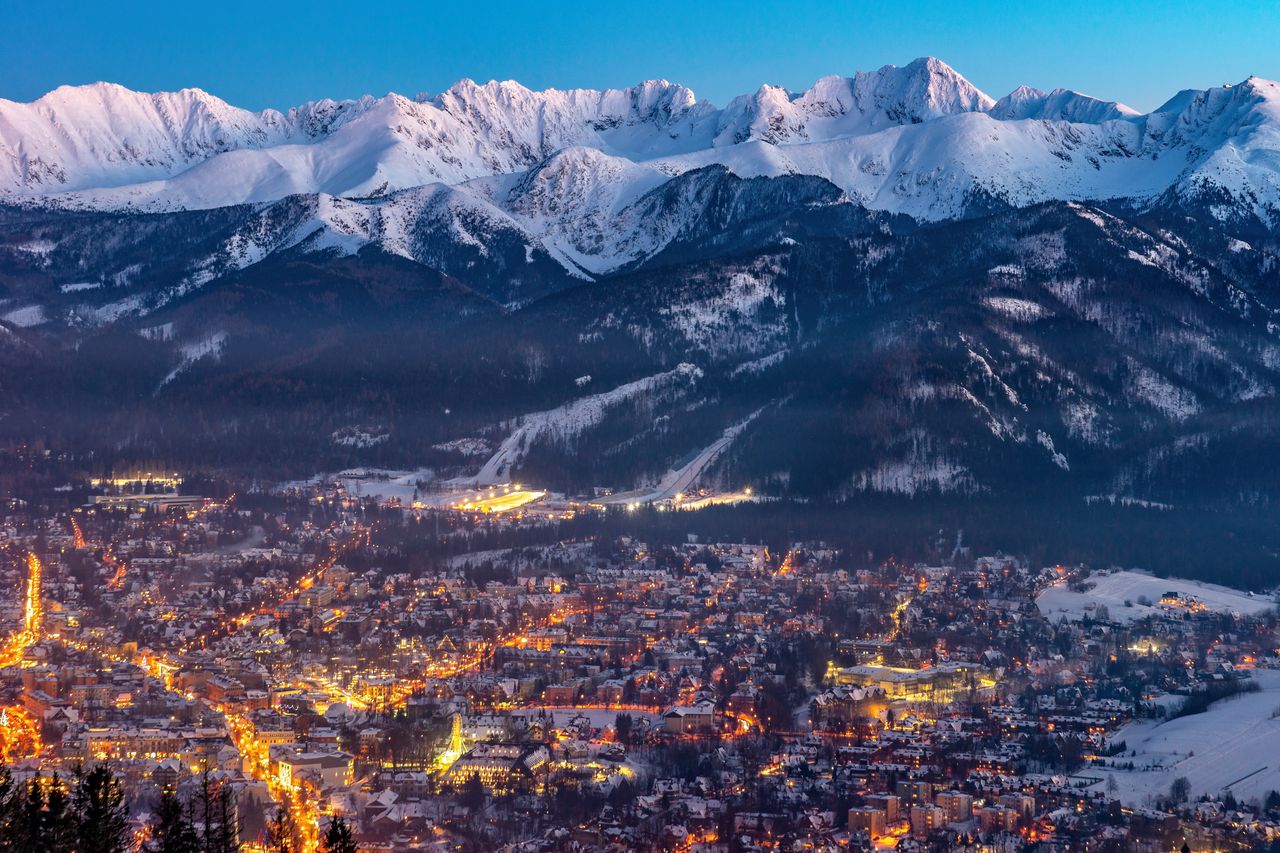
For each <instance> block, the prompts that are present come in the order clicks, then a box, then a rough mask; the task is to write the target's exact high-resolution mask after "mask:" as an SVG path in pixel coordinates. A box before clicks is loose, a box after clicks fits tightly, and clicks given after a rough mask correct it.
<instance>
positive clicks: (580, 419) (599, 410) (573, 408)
mask: <svg viewBox="0 0 1280 853" xmlns="http://www.w3.org/2000/svg"><path fill="white" fill-rule="evenodd" d="M701 376H702V371H701V370H700V369H699V368H697V367H696V366H694V365H692V364H686V363H681V364H678V365H676V367H674V368H673V369H671V370H668V371H666V372H664V373H658V374H655V375H653V376H646V377H644V378H642V379H637V380H635V381H634V382H628V383H626V384H625V385H619V386H618V387H617V388H614V389H612V390H610V391H605V392H603V393H600V394H592V395H590V396H588V397H581V398H579V399H576V400H571V401H569V402H568V403H565V404H564V405H562V406H559V407H557V408H555V409H551V410H549V411H545V412H533V413H530V414H528V415H524V416H522V417H521V418H520V423H519V424H518V425H514V426H515V429H514V430H513V431H512V433H511V434H510V435H509V436H507V438H506V439H504V440H503V442H502V443H501V444H500V445H499V446H498V449H497V450H496V451H494V454H493V456H491V457H490V458H489V459H488V461H486V462H485V463H484V465H482V466H481V467H480V472H479V473H478V474H477V475H476V477H475V480H474V482H475V483H476V484H478V485H486V486H487V485H490V484H493V483H502V482H506V481H507V479H509V477H510V475H511V471H512V469H514V468H518V467H519V465H520V462H521V460H522V459H524V457H525V454H527V453H528V452H529V449H530V447H531V446H532V445H533V444H534V443H535V442H537V441H539V440H541V439H546V438H548V437H554V438H559V439H568V438H572V437H574V436H576V435H578V434H579V433H581V432H583V431H584V430H586V429H588V428H590V427H592V426H594V425H596V424H598V423H600V421H601V420H603V419H604V416H605V414H606V412H607V411H608V410H609V409H610V408H611V407H613V406H616V405H618V404H619V403H622V402H623V401H625V400H629V399H631V398H633V397H636V396H639V395H641V394H653V393H658V392H660V391H662V390H663V389H667V388H670V387H672V386H682V385H688V384H692V383H695V382H697V380H698V379H699V378H701Z"/></svg>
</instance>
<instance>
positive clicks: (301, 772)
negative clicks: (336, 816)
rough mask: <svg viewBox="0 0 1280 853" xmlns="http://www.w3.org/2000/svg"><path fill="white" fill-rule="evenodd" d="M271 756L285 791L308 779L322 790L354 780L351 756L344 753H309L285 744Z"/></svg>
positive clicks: (271, 749)
mask: <svg viewBox="0 0 1280 853" xmlns="http://www.w3.org/2000/svg"><path fill="white" fill-rule="evenodd" d="M269 753H270V755H271V762H272V764H273V769H274V770H275V773H276V778H277V779H279V780H280V784H281V785H283V786H284V787H286V788H294V787H297V786H298V785H300V784H302V782H303V781H304V780H308V781H310V782H312V783H313V784H314V785H315V786H316V787H317V788H319V789H320V790H322V791H323V790H327V789H329V788H337V787H341V786H343V785H350V784H351V783H352V781H354V779H353V776H352V770H353V768H352V763H351V756H350V755H348V754H347V753H345V752H307V751H303V750H302V749H300V748H297V747H296V745H294V744H285V745H283V746H275V747H271V748H270V749H269Z"/></svg>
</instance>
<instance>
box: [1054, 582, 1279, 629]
mask: <svg viewBox="0 0 1280 853" xmlns="http://www.w3.org/2000/svg"><path fill="white" fill-rule="evenodd" d="M1086 584H1091V586H1090V587H1089V589H1088V590H1087V591H1086V592H1073V591H1072V590H1070V589H1067V586H1066V584H1065V583H1063V582H1059V583H1058V584H1055V585H1054V586H1051V587H1049V588H1048V589H1046V590H1044V591H1043V592H1041V593H1040V594H1039V595H1038V596H1036V607H1038V608H1039V609H1040V612H1041V613H1043V614H1044V615H1045V616H1046V617H1047V618H1048V619H1050V620H1051V621H1055V622H1056V621H1057V620H1058V618H1059V617H1061V616H1066V617H1067V619H1068V620H1072V621H1074V620H1079V619H1083V618H1085V617H1086V616H1092V615H1093V614H1094V612H1095V611H1096V609H1097V606H1098V605H1099V604H1102V605H1104V606H1106V608H1107V610H1108V612H1109V614H1110V618H1111V619H1112V620H1113V621H1116V622H1122V623H1125V624H1128V623H1130V622H1134V621H1136V620H1138V619H1142V618H1145V617H1147V616H1153V615H1156V614H1159V613H1179V612H1181V611H1179V610H1177V609H1176V608H1174V607H1170V606H1166V605H1162V604H1160V603H1159V601H1160V599H1161V597H1163V596H1164V594H1165V593H1167V592H1172V593H1175V594H1177V595H1179V596H1183V597H1184V598H1193V599H1195V600H1196V601H1199V602H1201V603H1202V604H1204V606H1205V607H1206V608H1208V609H1209V610H1215V611H1218V612H1220V613H1239V614H1247V615H1252V614H1260V613H1265V612H1266V611H1268V610H1270V609H1271V608H1273V607H1275V605H1276V602H1275V601H1274V600H1272V599H1271V598H1270V597H1269V596H1262V595H1259V596H1250V595H1249V594H1248V593H1244V592H1241V591H1240V590H1238V589H1231V588H1230V587H1225V586H1219V585H1217V584H1211V583H1204V582H1202V581H1192V580H1183V579H1181V578H1158V577H1156V576H1155V575H1151V574H1148V573H1146V572H1141V571H1135V570H1130V569H1125V570H1121V571H1116V572H1094V573H1093V574H1092V575H1090V576H1089V577H1088V578H1087V580H1086ZM1139 599H1142V600H1143V601H1147V602H1150V603H1148V604H1141V603H1139ZM1126 602H1127V604H1126Z"/></svg>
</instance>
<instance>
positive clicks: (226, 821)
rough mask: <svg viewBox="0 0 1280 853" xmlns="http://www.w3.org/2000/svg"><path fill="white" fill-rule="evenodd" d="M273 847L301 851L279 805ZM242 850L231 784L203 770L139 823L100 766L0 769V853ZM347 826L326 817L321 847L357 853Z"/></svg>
mask: <svg viewBox="0 0 1280 853" xmlns="http://www.w3.org/2000/svg"><path fill="white" fill-rule="evenodd" d="M264 836H265V846H266V848H267V850H269V851H270V852H271V853H300V850H301V845H300V843H299V835H298V831H297V827H296V826H295V825H294V823H293V820H292V818H291V817H290V815H289V813H288V812H287V811H285V810H284V809H277V810H276V812H275V814H274V816H273V817H272V818H271V819H270V820H269V821H268V822H267V825H266V829H265V832H264ZM32 850H41V851H43V853H134V851H138V853H241V851H242V850H243V845H242V843H241V840H240V825H239V821H238V818H237V814H236V804H235V799H234V796H233V795H232V792H231V789H230V788H229V787H228V786H226V785H218V784H214V783H212V782H211V781H210V779H209V777H208V775H207V774H206V775H205V777H204V778H203V780H202V782H201V784H200V786H199V788H198V789H197V791H196V793H195V795H194V796H192V797H190V798H188V799H187V800H185V801H184V800H183V799H182V798H180V797H179V796H178V794H177V793H176V792H175V791H174V790H173V789H172V788H166V789H165V790H164V791H163V793H162V794H161V795H160V799H159V801H158V802H157V803H156V806H155V808H154V810H153V812H152V814H151V816H150V820H148V821H147V822H145V823H136V822H134V821H133V820H132V819H131V818H130V812H129V806H128V802H127V801H126V798H125V794H124V787H123V786H122V785H121V783H120V780H119V779H118V778H116V776H115V774H114V773H112V772H111V769H110V768H109V767H108V766H107V765H105V764H98V765H95V766H94V767H92V768H90V769H88V770H85V769H83V768H80V767H77V768H76V769H75V770H74V771H73V772H72V774H71V775H70V776H69V777H63V776H60V775H59V774H57V773H54V774H52V775H49V776H45V775H43V774H41V773H37V774H36V775H35V776H33V777H32V778H30V779H26V780H24V781H20V782H19V781H16V780H14V778H13V775H12V774H11V773H10V771H9V769H8V768H7V767H0V853H30V851H32ZM356 850H357V848H356V842H355V836H354V833H353V832H352V830H351V826H350V824H348V823H347V821H346V820H345V819H343V817H342V816H341V815H335V816H334V817H332V818H331V819H330V820H329V822H328V825H327V827H326V829H325V831H324V832H323V833H322V834H321V837H320V851H321V853H356Z"/></svg>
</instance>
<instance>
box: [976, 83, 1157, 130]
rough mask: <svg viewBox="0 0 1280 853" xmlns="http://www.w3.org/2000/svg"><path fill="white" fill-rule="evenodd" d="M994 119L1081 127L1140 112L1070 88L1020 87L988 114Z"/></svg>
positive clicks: (1001, 100) (997, 103)
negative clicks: (1041, 89) (1026, 120)
mask: <svg viewBox="0 0 1280 853" xmlns="http://www.w3.org/2000/svg"><path fill="white" fill-rule="evenodd" d="M987 112H988V113H989V114H990V115H991V117H992V118H997V119H1000V120H1002V121H1005V120H1009V119H1028V118H1030V119H1039V120H1041V121H1070V122H1075V123H1077V124H1102V122H1104V121H1113V120H1116V119H1125V118H1133V117H1135V116H1137V115H1138V111H1137V110H1135V109H1133V108H1132V107H1126V106H1125V105H1124V104H1118V103H1116V102H1115V101H1102V100H1099V99H1097V98H1092V97H1090V96H1088V95H1082V94H1080V93H1079V92H1072V91H1071V90H1069V89H1054V90H1053V91H1052V92H1041V91H1040V90H1039V89H1032V88H1031V87H1029V86H1019V87H1018V88H1016V89H1014V90H1013V91H1012V92H1010V93H1009V94H1007V95H1005V96H1004V97H1003V98H1001V99H1000V100H999V101H997V102H996V103H995V106H993V107H992V108H991V109H990V110H988V111H987Z"/></svg>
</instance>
